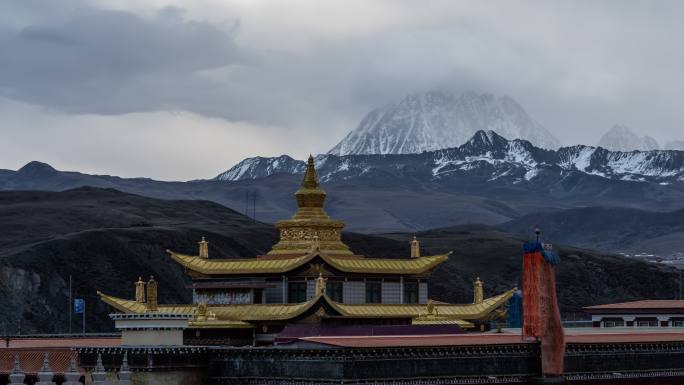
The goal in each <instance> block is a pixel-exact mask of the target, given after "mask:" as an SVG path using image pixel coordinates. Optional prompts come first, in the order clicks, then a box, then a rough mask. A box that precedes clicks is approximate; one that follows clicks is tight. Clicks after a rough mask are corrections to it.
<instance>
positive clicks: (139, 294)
mask: <svg viewBox="0 0 684 385" xmlns="http://www.w3.org/2000/svg"><path fill="white" fill-rule="evenodd" d="M135 302H137V303H145V281H143V280H142V277H138V282H136V283H135Z"/></svg>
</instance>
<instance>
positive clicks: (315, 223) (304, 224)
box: [268, 155, 352, 255]
mask: <svg viewBox="0 0 684 385" xmlns="http://www.w3.org/2000/svg"><path fill="white" fill-rule="evenodd" d="M325 196H326V194H325V191H323V189H321V187H320V182H319V180H318V175H317V174H316V167H315V164H314V158H313V156H311V155H309V159H308V160H307V162H306V173H305V174H304V179H303V180H302V184H301V186H300V188H299V190H297V192H295V198H296V199H297V212H296V213H295V214H294V215H293V216H292V218H290V219H288V220H284V221H279V222H278V223H277V224H276V226H277V227H278V230H280V241H279V242H278V243H277V244H276V245H274V246H273V249H271V251H269V252H268V254H269V255H303V254H307V253H312V252H317V251H320V252H323V253H327V254H338V255H339V254H345V255H351V254H352V252H351V251H350V250H349V247H348V246H347V245H345V244H344V243H342V237H341V236H342V228H344V223H342V222H341V221H337V220H334V219H331V218H330V217H329V216H328V214H326V213H325V210H324V209H323V204H324V203H325Z"/></svg>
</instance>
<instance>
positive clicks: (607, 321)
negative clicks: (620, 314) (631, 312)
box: [603, 318, 625, 328]
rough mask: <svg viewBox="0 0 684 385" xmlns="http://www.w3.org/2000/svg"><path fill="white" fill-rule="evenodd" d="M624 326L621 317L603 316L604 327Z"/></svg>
mask: <svg viewBox="0 0 684 385" xmlns="http://www.w3.org/2000/svg"><path fill="white" fill-rule="evenodd" d="M624 326H625V321H624V320H623V319H622V318H604V319H603V327H604V328H621V327H624Z"/></svg>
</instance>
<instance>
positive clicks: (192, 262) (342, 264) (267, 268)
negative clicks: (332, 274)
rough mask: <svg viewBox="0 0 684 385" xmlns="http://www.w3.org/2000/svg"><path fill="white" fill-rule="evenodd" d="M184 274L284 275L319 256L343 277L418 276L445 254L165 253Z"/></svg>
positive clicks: (446, 257) (443, 259)
mask: <svg viewBox="0 0 684 385" xmlns="http://www.w3.org/2000/svg"><path fill="white" fill-rule="evenodd" d="M167 252H168V253H169V254H170V255H171V258H172V259H173V260H174V261H176V262H178V263H179V264H181V265H182V266H183V267H185V268H186V269H188V270H192V271H196V272H198V273H201V274H205V275H228V274H255V273H258V274H269V273H271V274H272V273H286V272H288V271H291V270H293V269H296V268H298V267H300V266H302V265H304V264H305V263H307V262H309V261H311V260H312V259H314V258H315V257H316V256H320V257H321V259H323V260H324V261H325V262H326V263H327V264H329V265H330V266H332V267H334V268H335V269H337V270H340V271H343V272H347V273H381V274H421V273H424V272H427V271H430V270H431V269H433V268H435V267H436V266H437V265H439V264H441V263H442V262H444V261H446V260H447V259H448V258H449V254H451V253H447V254H440V255H433V256H428V257H419V258H411V259H388V258H382V259H379V258H350V257H344V256H338V255H327V254H323V253H319V252H313V253H309V254H305V255H302V256H299V257H292V258H248V259H206V258H201V257H197V256H191V255H185V254H180V253H175V252H173V251H169V250H167Z"/></svg>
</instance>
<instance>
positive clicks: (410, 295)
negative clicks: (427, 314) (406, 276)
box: [404, 282, 418, 303]
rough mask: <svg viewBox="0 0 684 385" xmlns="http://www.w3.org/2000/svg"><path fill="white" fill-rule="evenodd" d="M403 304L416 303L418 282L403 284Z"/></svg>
mask: <svg viewBox="0 0 684 385" xmlns="http://www.w3.org/2000/svg"><path fill="white" fill-rule="evenodd" d="M404 303H418V282H404Z"/></svg>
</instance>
